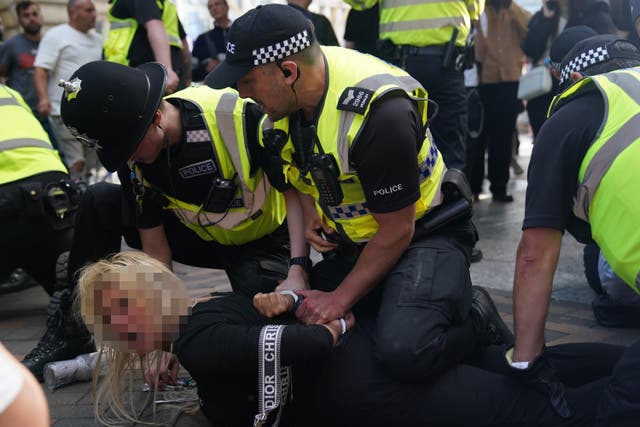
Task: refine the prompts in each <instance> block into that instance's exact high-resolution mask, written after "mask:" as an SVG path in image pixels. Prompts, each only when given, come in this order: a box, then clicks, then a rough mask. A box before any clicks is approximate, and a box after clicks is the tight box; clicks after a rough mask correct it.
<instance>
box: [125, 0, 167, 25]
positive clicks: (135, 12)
mask: <svg viewBox="0 0 640 427" xmlns="http://www.w3.org/2000/svg"><path fill="white" fill-rule="evenodd" d="M131 16H132V17H133V18H134V19H135V20H136V21H138V24H140V25H144V24H146V23H147V21H151V20H152V19H160V20H161V19H162V10H160V8H159V7H158V5H157V4H156V1H155V0H133V9H132V10H131Z"/></svg>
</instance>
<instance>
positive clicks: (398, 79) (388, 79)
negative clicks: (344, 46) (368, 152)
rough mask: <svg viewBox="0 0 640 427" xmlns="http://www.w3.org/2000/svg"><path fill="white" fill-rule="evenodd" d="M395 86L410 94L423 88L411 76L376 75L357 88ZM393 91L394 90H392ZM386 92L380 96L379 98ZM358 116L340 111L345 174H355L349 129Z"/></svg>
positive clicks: (362, 81)
mask: <svg viewBox="0 0 640 427" xmlns="http://www.w3.org/2000/svg"><path fill="white" fill-rule="evenodd" d="M388 84H394V85H397V86H399V87H400V88H401V89H403V90H405V91H406V92H408V93H411V92H413V91H414V90H416V89H418V88H420V87H422V86H421V85H420V83H419V82H418V81H417V80H416V79H414V78H413V77H411V76H408V75H407V76H393V75H391V74H376V75H374V76H371V77H367V78H366V79H364V80H361V81H360V82H358V83H357V84H356V85H355V87H361V88H363V89H368V90H370V91H372V92H375V91H376V90H377V89H378V88H379V87H381V86H384V85H388ZM390 90H393V89H390ZM384 93H386V92H382V93H380V94H378V96H377V97H378V98H379V97H380V96H382V95H383V94H384ZM356 114H358V113H354V112H352V111H340V119H339V123H338V156H339V157H340V158H339V160H340V168H341V169H342V171H343V172H344V173H353V172H355V171H353V170H351V165H350V164H349V148H350V147H349V139H348V138H347V135H348V134H349V129H351V125H352V124H353V121H354V120H355V118H356Z"/></svg>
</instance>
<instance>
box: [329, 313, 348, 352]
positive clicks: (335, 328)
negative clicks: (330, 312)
mask: <svg viewBox="0 0 640 427" xmlns="http://www.w3.org/2000/svg"><path fill="white" fill-rule="evenodd" d="M340 320H343V321H344V325H343V323H342V322H341V321H340ZM355 324H356V318H355V316H354V315H353V313H352V312H348V313H347V314H345V315H344V317H342V318H341V319H336V320H332V321H331V322H329V323H325V324H324V325H322V326H324V327H325V328H327V329H328V330H329V332H331V336H333V345H334V347H335V345H336V344H337V343H338V340H339V339H340V336H341V335H343V334H344V333H345V332H347V331H348V330H349V329H351V328H353V326H354V325H355ZM343 326H344V328H343Z"/></svg>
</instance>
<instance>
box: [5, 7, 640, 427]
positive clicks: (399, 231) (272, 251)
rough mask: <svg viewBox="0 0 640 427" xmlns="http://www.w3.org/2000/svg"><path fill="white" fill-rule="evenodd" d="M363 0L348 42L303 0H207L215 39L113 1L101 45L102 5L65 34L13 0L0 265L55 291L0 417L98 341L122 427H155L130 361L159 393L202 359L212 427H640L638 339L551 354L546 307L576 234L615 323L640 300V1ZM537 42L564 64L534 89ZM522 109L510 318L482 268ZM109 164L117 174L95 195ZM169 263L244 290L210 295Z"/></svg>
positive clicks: (174, 18)
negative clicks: (262, 1)
mask: <svg viewBox="0 0 640 427" xmlns="http://www.w3.org/2000/svg"><path fill="white" fill-rule="evenodd" d="M345 1H347V3H349V4H350V5H351V6H352V7H353V9H352V12H351V14H350V16H349V19H348V23H350V24H349V27H348V28H347V30H346V32H345V40H347V42H348V46H349V47H350V48H342V47H339V46H338V45H339V43H338V40H337V37H336V35H335V32H334V31H333V29H332V27H331V23H330V21H329V20H328V19H327V18H326V17H324V16H323V15H319V14H316V13H313V12H311V11H309V5H310V1H305V0H290V1H289V2H288V4H287V5H282V4H268V5H262V6H257V7H256V8H254V9H251V10H249V11H248V12H246V13H245V14H243V15H241V16H240V17H238V18H237V19H236V20H234V21H232V20H231V18H230V17H229V4H228V3H227V1H226V0H209V2H208V4H207V5H208V8H209V12H210V15H211V17H212V18H213V23H214V27H213V29H212V30H210V31H208V32H206V33H203V34H201V35H200V36H199V37H198V38H197V39H196V40H195V42H194V44H193V52H190V50H189V45H188V42H187V38H186V33H185V31H184V29H183V27H182V24H181V22H180V20H179V18H178V14H177V9H176V6H175V5H174V4H173V3H172V2H170V1H168V0H164V1H152V0H130V1H127V0H112V1H111V2H110V6H109V9H108V20H109V24H110V26H109V31H108V32H107V33H106V37H105V39H104V40H103V39H102V37H101V36H100V35H99V34H98V33H97V32H96V31H95V29H94V27H95V22H96V11H95V6H94V4H93V3H92V1H91V0H70V1H69V3H68V5H67V11H68V16H69V20H68V23H65V24H62V25H58V26H56V27H53V28H51V29H49V30H48V31H47V32H45V33H44V34H42V15H41V13H40V7H39V5H38V4H37V3H35V2H33V1H30V0H25V1H20V2H18V3H17V4H16V7H15V11H16V14H17V17H18V22H19V24H20V27H21V28H22V32H21V33H20V34H18V35H16V36H14V37H12V38H11V39H9V40H7V41H6V42H5V43H4V44H2V45H1V46H0V76H4V78H5V82H4V83H0V109H2V111H3V112H2V115H1V119H0V121H1V122H2V130H1V131H0V221H1V222H0V229H1V230H2V235H3V236H5V241H6V242H5V244H4V245H2V249H0V275H4V276H8V277H10V275H11V273H12V272H13V271H15V269H18V268H19V269H23V270H24V271H26V272H27V273H28V274H29V275H31V276H32V277H33V278H35V280H37V281H38V282H39V283H40V284H41V285H42V286H43V287H44V288H45V290H46V291H47V292H48V293H49V295H50V296H51V302H50V304H49V307H48V315H49V318H48V320H47V330H46V333H45V334H44V335H43V337H42V339H41V340H40V342H39V343H38V345H37V346H36V347H35V348H34V349H33V350H32V351H31V352H29V354H27V356H25V358H24V360H23V361H22V366H21V367H20V369H18V370H16V369H15V368H14V366H15V365H16V361H15V360H14V359H12V357H11V356H10V355H9V354H8V353H7V352H6V351H5V350H4V348H3V347H2V346H0V373H2V374H1V375H0V425H5V424H3V423H5V420H7V419H9V417H11V419H14V420H15V418H13V417H15V416H18V415H16V414H22V415H20V416H25V417H26V416H27V415H29V414H24V412H26V411H25V410H24V405H25V399H28V398H29V397H28V396H32V398H33V401H34V402H36V403H38V405H40V404H41V403H42V399H43V397H42V393H40V390H38V387H37V384H35V380H34V378H33V377H35V379H38V380H40V381H42V375H43V369H44V366H45V365H46V364H47V363H49V362H52V361H58V360H66V359H71V358H73V357H75V356H77V355H79V354H83V353H88V352H91V351H95V350H96V344H97V347H98V348H99V350H100V352H101V357H103V358H105V359H106V360H107V363H108V364H110V369H108V370H107V371H106V374H105V375H103V376H102V377H101V378H99V381H98V382H97V384H99V387H100V388H99V390H98V392H97V393H96V394H95V400H96V401H95V405H96V408H97V410H96V414H98V415H97V416H98V421H100V422H107V423H108V422H109V421H108V420H107V418H104V416H105V412H104V411H105V410H106V409H110V410H111V412H113V408H116V411H115V415H116V417H120V418H121V420H129V421H130V420H132V419H135V415H134V414H130V413H128V411H127V410H126V409H124V405H123V404H122V401H123V396H122V395H121V391H122V387H121V385H122V384H121V382H122V381H123V379H124V375H123V374H124V372H125V370H126V369H127V368H133V369H141V370H143V375H144V378H145V380H146V381H147V382H148V383H149V384H150V385H151V386H153V387H157V388H163V387H165V386H167V385H173V384H174V383H175V381H176V380H177V377H176V374H177V367H178V366H179V365H182V366H184V368H186V369H187V370H188V372H189V373H190V374H191V375H192V377H193V378H194V379H195V381H196V383H197V388H198V395H199V397H200V405H201V408H202V411H203V413H204V414H205V415H206V417H207V418H208V419H209V420H210V421H211V423H212V424H213V425H246V424H251V423H254V425H272V426H277V425H279V424H282V425H301V424H302V425H345V426H347V425H394V424H397V425H408V426H412V425H415V426H418V425H426V424H429V425H438V426H440V425H442V426H445V425H456V426H490V425H505V426H506V425H513V426H523V425H524V426H526V425H532V426H533V425H545V426H584V425H597V426H598V427H604V426H632V425H636V424H637V420H638V419H640V394H639V393H638V387H637V384H639V383H640V342H638V343H635V344H633V345H632V346H630V347H628V348H623V347H619V346H612V345H604V344H596V343H591V344H573V345H565V346H556V347H547V346H545V338H544V326H545V322H546V317H547V312H548V308H549V303H550V295H551V290H552V284H553V276H554V273H555V269H556V266H557V263H558V257H559V252H560V242H561V239H562V236H563V233H564V231H569V233H570V234H572V235H573V236H574V237H575V238H576V239H577V240H578V241H580V242H582V243H585V244H586V245H587V247H588V248H589V249H588V250H585V269H586V270H587V271H589V270H590V271H592V272H593V271H595V273H594V274H590V275H589V276H588V279H589V281H590V285H591V286H592V287H593V288H594V289H596V290H597V291H598V293H599V294H598V297H597V298H596V300H594V312H595V313H596V318H597V319H598V321H600V322H601V323H603V324H605V325H610V326H625V327H628V326H631V327H634V326H635V325H636V324H637V323H636V322H635V319H637V318H639V317H640V298H639V297H638V293H640V289H639V286H640V251H638V247H639V245H640V234H638V231H637V230H638V227H637V224H636V222H635V218H638V217H640V216H639V214H640V205H639V202H637V201H636V200H637V198H636V197H635V194H636V188H635V186H634V183H635V182H637V181H634V178H633V176H634V175H635V174H636V173H637V172H636V170H638V169H637V168H635V167H634V165H633V160H634V159H635V158H637V154H638V153H637V151H638V149H639V148H638V147H640V145H639V144H640V134H639V133H638V131H637V129H640V123H637V121H638V117H640V116H639V114H640V47H638V45H637V44H636V42H637V41H638V28H640V2H639V1H637V0H624V1H623V0H620V1H617V0H611V4H609V2H604V1H602V0H569V1H568V2H563V1H558V0H543V1H542V5H541V9H540V11H538V12H537V13H535V14H534V15H533V16H531V15H530V14H529V12H527V11H526V10H524V9H522V8H521V7H520V6H518V5H517V4H516V3H515V2H513V1H511V0H489V1H488V2H487V3H486V5H485V3H484V1H477V0H468V1H465V2H444V3H433V2H408V3H405V2H400V3H398V2H390V1H387V0H357V1H356V0H345ZM372 23H373V25H372ZM351 25H353V26H354V27H351ZM367 27H369V28H376V27H377V28H378V31H377V32H375V33H372V35H371V37H367V36H364V35H363V34H362V29H363V28H367ZM356 28H360V30H358V29H356ZM371 31H373V30H371ZM358 50H360V52H358ZM525 60H526V61H527V62H529V63H530V64H531V65H532V66H536V67H543V69H544V72H545V73H548V75H549V77H550V78H551V79H552V83H551V84H550V85H549V87H548V88H547V89H545V90H543V91H542V92H541V93H536V95H535V96H534V97H531V98H530V99H527V98H526V97H523V96H521V95H520V94H519V91H518V88H519V80H520V79H521V76H522V70H523V64H524V62H525ZM356 64H357V66H355V65H356ZM192 82H196V83H195V84H193V83H192ZM523 101H524V102H523ZM525 104H526V111H527V113H528V115H529V122H530V124H531V127H532V132H533V135H534V149H533V152H532V156H531V161H530V164H529V166H528V187H527V193H526V203H525V214H524V219H523V225H522V229H523V231H522V236H521V239H520V242H519V245H518V250H517V254H516V257H515V259H514V263H515V275H514V282H513V292H514V293H513V314H514V333H512V331H511V330H510V328H509V327H508V326H507V325H506V324H505V323H504V321H503V320H502V318H501V316H500V314H499V313H498V310H497V308H496V306H495V304H494V303H493V301H492V299H491V297H490V295H489V293H488V292H487V291H486V290H485V289H483V288H481V287H478V286H472V283H471V277H470V274H469V266H470V264H471V263H472V262H475V261H479V260H480V259H481V257H482V253H481V252H479V251H478V250H477V249H476V248H475V244H476V242H477V241H478V238H479V236H478V233H477V230H476V227H475V225H474V223H473V218H472V214H473V209H472V207H473V204H474V203H477V202H478V195H479V193H481V192H482V191H483V182H484V177H485V173H484V169H485V167H484V165H485V151H487V154H488V175H487V177H488V180H489V182H490V187H489V190H490V191H491V193H492V200H493V202H495V203H510V202H513V196H512V195H511V194H510V193H509V192H508V189H509V185H508V183H509V177H510V171H509V168H510V165H512V160H513V156H514V150H516V149H517V148H514V147H516V146H517V132H516V118H517V116H518V114H520V113H521V112H522V111H525ZM391 141H393V144H391V143H390V142H391ZM98 165H99V167H103V168H105V169H106V170H107V171H108V172H109V173H116V174H117V177H118V181H119V184H112V183H106V182H100V183H95V184H93V185H89V186H87V185H85V183H84V181H85V180H88V178H89V177H90V176H91V174H92V173H95V168H96V167H97V166H98ZM42 239H46V240H47V241H48V242H50V244H48V245H37V247H36V250H34V245H33V242H34V241H37V240H42ZM122 239H124V241H125V242H126V243H127V245H128V246H129V247H131V248H133V249H138V251H136V252H133V251H129V252H120V250H121V243H122ZM311 249H314V250H315V251H317V252H319V253H320V254H321V256H322V260H321V261H320V262H318V263H316V264H315V265H314V264H313V263H312V261H311V258H310V251H311ZM174 261H175V262H182V263H185V264H188V265H191V266H196V267H208V268H217V269H222V270H224V271H225V272H226V274H227V276H228V277H229V281H230V284H231V288H232V292H231V293H229V294H227V295H224V296H222V297H214V298H203V299H199V300H196V301H189V300H188V298H187V296H186V295H187V294H186V291H185V289H184V286H183V284H182V283H181V282H180V280H179V279H178V278H177V277H176V276H175V275H174V274H173V273H172V269H173V262H174ZM594 283H596V284H594ZM5 288H7V287H6V286H5ZM17 288H19V287H16V288H15V289H13V290H16V289H17ZM0 289H2V287H0ZM622 289H623V290H624V291H623V290H622ZM9 290H12V289H10V287H9ZM74 302H75V303H74ZM27 371H29V372H30V373H28V372H27ZM8 372H11V375H13V376H15V377H16V378H17V379H16V380H11V378H12V377H11V376H10V375H9V374H8ZM96 375H98V371H96ZM5 378H6V379H8V380H9V382H10V383H11V384H8V383H7V380H5ZM34 385H35V387H34ZM293 389H295V399H294V398H293V394H292V390H293ZM40 406H42V405H40ZM459 408H464V410H459ZM41 409H42V408H41ZM328 409H330V410H328ZM309 413H313V414H314V417H313V418H309V416H308V414H309ZM30 415H31V416H35V414H30ZM40 415H41V417H40V418H39V419H38V420H36V419H35V418H34V419H33V420H32V421H26V420H27V419H26V418H25V422H31V423H33V425H37V424H36V423H38V422H42V421H43V419H45V418H47V417H48V415H47V413H46V405H44V408H43V409H42V410H41V411H40ZM45 422H46V421H45ZM7 425H9V424H7Z"/></svg>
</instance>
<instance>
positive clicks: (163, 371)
mask: <svg viewBox="0 0 640 427" xmlns="http://www.w3.org/2000/svg"><path fill="white" fill-rule="evenodd" d="M179 369H180V361H179V360H178V356H176V355H175V354H173V353H169V352H167V351H161V350H159V351H154V352H153V353H151V354H150V355H149V365H148V366H146V367H145V370H144V373H143V376H144V381H145V382H146V383H147V384H149V386H150V387H152V388H155V387H158V389H159V390H162V389H164V386H165V385H176V382H177V381H178V370H179ZM158 372H159V373H160V374H159V375H158ZM156 379H158V380H159V381H158V382H157V383H156Z"/></svg>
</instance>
